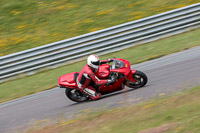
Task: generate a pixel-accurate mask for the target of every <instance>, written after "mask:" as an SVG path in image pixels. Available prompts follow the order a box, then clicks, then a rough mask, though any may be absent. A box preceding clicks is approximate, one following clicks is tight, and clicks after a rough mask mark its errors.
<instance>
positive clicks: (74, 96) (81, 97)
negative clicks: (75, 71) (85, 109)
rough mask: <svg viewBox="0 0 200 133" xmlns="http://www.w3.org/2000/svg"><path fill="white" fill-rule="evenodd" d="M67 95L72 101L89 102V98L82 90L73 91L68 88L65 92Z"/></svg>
mask: <svg viewBox="0 0 200 133" xmlns="http://www.w3.org/2000/svg"><path fill="white" fill-rule="evenodd" d="M65 95H66V96H67V97H68V98H69V99H70V100H72V101H74V102H85V101H87V100H89V97H87V96H86V95H85V94H83V93H82V92H81V91H80V90H78V89H71V88H66V90H65Z"/></svg>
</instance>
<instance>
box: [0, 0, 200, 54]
mask: <svg viewBox="0 0 200 133" xmlns="http://www.w3.org/2000/svg"><path fill="white" fill-rule="evenodd" d="M197 2H199V0H165V1H163V0H148V1H146V0H127V1H124V0H56V1H55V0H1V1H0V56H2V55H6V54H10V53H15V52H18V51H21V50H26V49H30V48H33V47H37V46H41V45H44V44H48V43H52V42H56V41H59V40H63V39H67V38H71V37H74V36H78V35H82V34H85V33H89V32H92V31H96V30H99V29H104V28H108V27H111V26H115V25H118V24H122V23H125V22H129V21H133V20H136V19H140V18H144V17H147V16H151V15H154V14H158V13H161V12H165V11H169V10H172V9H176V8H180V7H183V6H186V5H190V4H194V3H197Z"/></svg>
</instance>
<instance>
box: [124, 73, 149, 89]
mask: <svg viewBox="0 0 200 133" xmlns="http://www.w3.org/2000/svg"><path fill="white" fill-rule="evenodd" d="M132 77H133V79H134V80H135V83H133V82H132V81H126V86H128V87H130V88H135V89H136V88H140V87H143V86H145V85H146V83H147V81H148V78H147V76H146V74H145V73H143V72H141V71H138V70H136V72H135V73H134V74H133V75H132Z"/></svg>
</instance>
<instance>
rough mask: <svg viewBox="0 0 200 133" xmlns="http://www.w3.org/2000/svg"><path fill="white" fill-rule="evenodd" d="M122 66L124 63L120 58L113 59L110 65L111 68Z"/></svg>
mask: <svg viewBox="0 0 200 133" xmlns="http://www.w3.org/2000/svg"><path fill="white" fill-rule="evenodd" d="M122 67H124V63H123V62H122V61H120V60H114V61H113V63H112V66H111V69H119V68H122Z"/></svg>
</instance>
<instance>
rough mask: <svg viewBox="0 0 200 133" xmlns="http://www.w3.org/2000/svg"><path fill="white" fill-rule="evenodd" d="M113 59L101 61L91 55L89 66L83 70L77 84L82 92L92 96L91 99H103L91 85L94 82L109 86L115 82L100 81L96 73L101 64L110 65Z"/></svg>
mask: <svg viewBox="0 0 200 133" xmlns="http://www.w3.org/2000/svg"><path fill="white" fill-rule="evenodd" d="M112 61H113V59H107V60H101V61H100V60H99V57H98V56H96V55H90V56H88V58H87V64H86V65H85V66H84V67H83V68H82V70H81V71H80V73H79V75H78V77H77V81H76V82H77V84H78V87H79V89H80V91H81V92H84V93H86V94H88V95H89V96H90V98H91V99H93V100H96V99H100V98H101V93H99V92H97V91H96V90H95V88H93V87H92V86H91V85H90V83H91V81H94V82H95V84H96V85H109V84H111V83H113V82H115V80H116V79H115V78H113V77H112V78H111V79H107V80H106V79H103V80H100V79H99V78H98V77H97V76H96V75H95V73H94V72H96V71H97V70H98V68H99V65H100V64H105V63H110V62H112Z"/></svg>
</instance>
